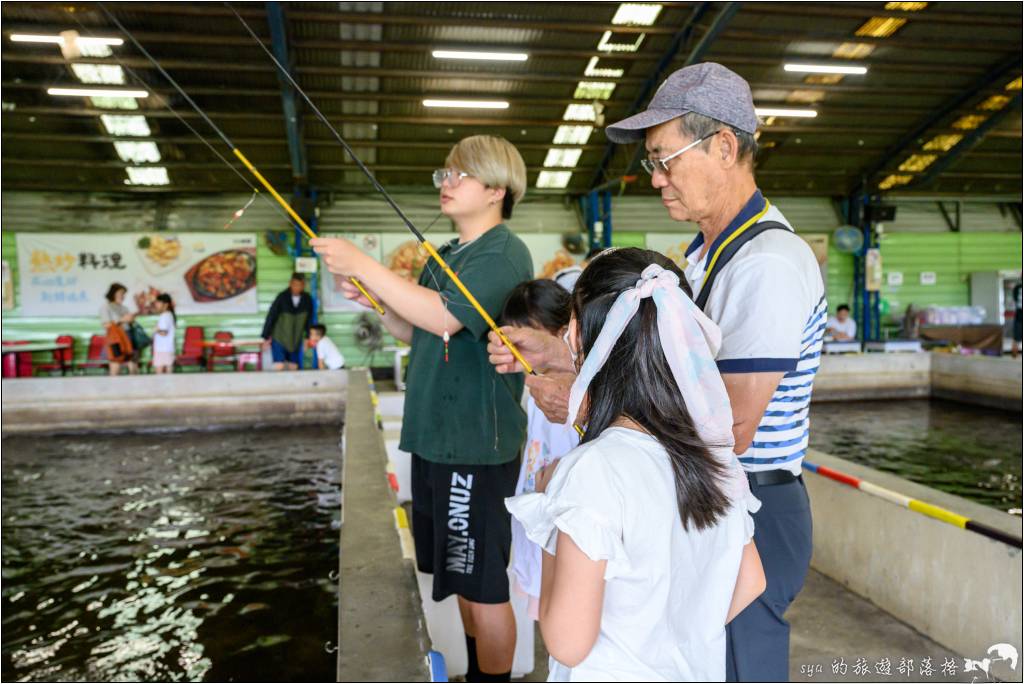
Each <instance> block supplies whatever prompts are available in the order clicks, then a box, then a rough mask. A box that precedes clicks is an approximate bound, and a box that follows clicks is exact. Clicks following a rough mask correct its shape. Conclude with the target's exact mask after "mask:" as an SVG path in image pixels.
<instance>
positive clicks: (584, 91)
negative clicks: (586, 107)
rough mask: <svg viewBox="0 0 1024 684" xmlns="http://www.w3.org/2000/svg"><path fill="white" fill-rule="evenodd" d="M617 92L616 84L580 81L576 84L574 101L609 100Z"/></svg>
mask: <svg viewBox="0 0 1024 684" xmlns="http://www.w3.org/2000/svg"><path fill="white" fill-rule="evenodd" d="M614 90H615V84H614V83H608V82H605V81H580V82H579V83H577V84H576V92H575V93H574V94H573V99H576V100H607V99H608V98H610V97H611V96H612V92H613V91H614Z"/></svg>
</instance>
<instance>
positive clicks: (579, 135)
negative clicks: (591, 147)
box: [553, 126, 594, 145]
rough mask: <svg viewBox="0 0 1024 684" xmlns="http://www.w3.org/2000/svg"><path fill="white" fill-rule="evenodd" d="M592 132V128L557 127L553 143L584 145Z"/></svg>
mask: <svg viewBox="0 0 1024 684" xmlns="http://www.w3.org/2000/svg"><path fill="white" fill-rule="evenodd" d="M593 132H594V127H593V126H559V127H558V130H557V131H555V139H554V141H553V142H554V143H555V144H556V145H586V144H587V141H588V140H590V134H591V133H593Z"/></svg>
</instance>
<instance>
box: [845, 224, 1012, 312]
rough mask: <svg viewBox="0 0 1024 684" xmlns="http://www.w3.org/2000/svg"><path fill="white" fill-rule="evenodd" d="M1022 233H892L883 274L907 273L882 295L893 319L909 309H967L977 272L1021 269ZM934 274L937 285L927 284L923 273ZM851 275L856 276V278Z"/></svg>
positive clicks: (886, 242) (884, 243) (886, 286)
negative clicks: (951, 307)
mask: <svg viewBox="0 0 1024 684" xmlns="http://www.w3.org/2000/svg"><path fill="white" fill-rule="evenodd" d="M1021 246H1022V245H1021V234H1020V233H893V234H889V235H886V236H885V237H884V239H883V240H882V245H881V249H882V269H883V271H884V272H885V273H886V274H888V273H891V272H893V271H899V272H902V273H903V284H902V285H898V286H891V285H889V284H888V277H886V279H885V280H883V284H882V291H881V296H882V297H883V298H884V299H887V300H888V301H889V306H890V317H891V318H893V319H898V318H900V317H901V316H902V315H903V312H904V311H905V310H906V307H907V305H908V304H913V305H914V307H915V308H922V307H926V306H967V305H968V304H970V296H971V292H970V285H971V283H970V276H971V273H973V272H975V271H999V270H1013V269H1020V268H1021ZM926 271H932V272H934V273H935V284H934V285H922V284H921V273H922V272H926ZM851 276H852V274H851Z"/></svg>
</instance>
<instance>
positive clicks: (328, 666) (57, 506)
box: [2, 427, 341, 681]
mask: <svg viewBox="0 0 1024 684" xmlns="http://www.w3.org/2000/svg"><path fill="white" fill-rule="evenodd" d="M338 437H339V433H338V429H337V427H333V428H327V427H322V428H321V427H303V428H294V429H291V428H289V429H273V430H247V431H230V432H216V433H180V434H158V435H153V434H149V435H121V436H96V435H91V436H84V437H83V436H79V437H61V438H45V439H40V438H31V439H30V438H22V437H18V438H10V439H5V440H4V441H3V466H2V473H3V534H2V537H3V604H4V605H3V679H4V680H14V679H19V680H21V679H27V680H93V681H97V680H98V681H104V680H105V681H110V680H122V681H123V680H166V681H181V680H203V679H206V680H220V681H231V680H246V681H251V680H279V681H288V680H293V681H333V679H334V670H335V662H334V656H332V655H330V654H329V653H327V652H326V650H325V643H326V642H328V641H331V640H333V639H334V638H335V636H334V635H335V634H336V619H337V618H336V615H337V594H336V589H337V583H336V582H334V581H331V580H330V579H329V577H328V576H329V575H330V574H331V573H332V572H334V571H336V569H337V558H338V534H337V527H338V518H339V513H340V509H339V506H340V501H341V489H340V458H339V454H340V452H339V450H338Z"/></svg>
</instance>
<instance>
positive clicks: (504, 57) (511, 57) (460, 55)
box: [431, 50, 530, 62]
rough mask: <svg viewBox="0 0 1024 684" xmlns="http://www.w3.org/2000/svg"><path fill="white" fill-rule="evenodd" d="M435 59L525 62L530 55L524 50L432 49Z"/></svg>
mask: <svg viewBox="0 0 1024 684" xmlns="http://www.w3.org/2000/svg"><path fill="white" fill-rule="evenodd" d="M431 54H432V55H433V56H434V57H435V58H437V59H475V60H483V61H489V62H525V61H526V60H527V59H528V58H529V57H530V56H529V55H528V54H526V53H525V52H478V51H474V50H434V51H433V52H431Z"/></svg>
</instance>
